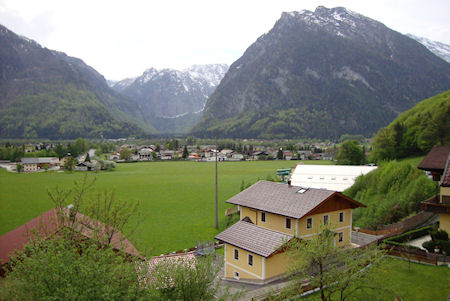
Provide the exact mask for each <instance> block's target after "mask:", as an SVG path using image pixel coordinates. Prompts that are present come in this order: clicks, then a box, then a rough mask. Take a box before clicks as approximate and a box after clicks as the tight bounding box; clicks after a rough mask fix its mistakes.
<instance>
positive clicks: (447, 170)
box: [417, 146, 450, 233]
mask: <svg viewBox="0 0 450 301" xmlns="http://www.w3.org/2000/svg"><path fill="white" fill-rule="evenodd" d="M417 167H418V168H419V169H422V170H424V171H427V172H430V173H431V176H432V177H433V180H434V181H436V182H439V183H440V189H439V190H440V191H439V194H438V195H435V196H434V197H432V198H430V199H428V200H426V201H423V202H422V205H423V207H424V210H425V211H428V212H434V213H439V228H440V229H442V230H445V231H446V232H447V233H450V146H435V147H433V149H432V150H431V151H430V152H429V153H428V154H427V155H426V157H425V158H424V159H423V160H422V162H420V164H419V165H418V166H417Z"/></svg>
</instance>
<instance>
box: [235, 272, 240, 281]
mask: <svg viewBox="0 0 450 301" xmlns="http://www.w3.org/2000/svg"><path fill="white" fill-rule="evenodd" d="M234 278H236V279H237V280H239V272H234Z"/></svg>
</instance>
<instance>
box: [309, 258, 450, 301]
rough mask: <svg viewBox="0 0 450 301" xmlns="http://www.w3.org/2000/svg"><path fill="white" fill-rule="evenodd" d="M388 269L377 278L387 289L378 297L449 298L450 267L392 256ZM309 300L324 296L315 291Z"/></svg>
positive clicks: (365, 297)
mask: <svg viewBox="0 0 450 301" xmlns="http://www.w3.org/2000/svg"><path fill="white" fill-rule="evenodd" d="M387 265H388V268H386V269H384V270H383V271H382V272H381V273H380V274H379V275H378V277H377V283H379V284H380V287H382V288H383V290H378V291H377V297H378V299H377V300H395V297H396V296H397V297H400V298H402V299H403V300H405V301H409V300H423V301H425V300H430V301H434V300H447V299H446V298H447V295H448V294H449V293H450V285H449V281H448V278H449V277H450V269H449V268H447V267H436V266H428V265H423V264H416V263H411V268H408V262H406V261H403V260H399V259H393V258H388V259H387ZM305 299H306V300H320V295H319V294H318V293H315V294H314V295H311V296H310V297H309V298H305ZM349 300H369V299H368V297H367V296H363V295H358V294H356V295H355V296H353V298H350V299H349Z"/></svg>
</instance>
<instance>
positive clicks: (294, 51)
mask: <svg viewBox="0 0 450 301" xmlns="http://www.w3.org/2000/svg"><path fill="white" fill-rule="evenodd" d="M448 89H450V64H448V63H446V62H445V61H443V60H442V59H440V58H438V57H437V56H435V55H434V54H432V53H431V52H430V51H429V50H428V49H426V48H425V47H424V46H423V45H421V44H420V43H418V42H417V41H415V40H413V39H411V38H409V37H407V36H405V35H402V34H400V33H398V32H395V31H393V30H391V29H389V28H387V27H386V26H385V25H383V24H382V23H380V22H377V21H375V20H372V19H370V18H367V17H365V16H362V15H360V14H358V13H355V12H352V11H349V10H347V9H345V8H342V7H337V8H332V9H328V8H325V7H322V6H319V7H318V8H317V9H316V10H315V11H314V12H311V11H306V10H305V11H300V12H289V13H283V14H282V16H281V18H280V19H279V20H278V21H277V22H276V24H275V26H274V27H273V28H272V29H271V30H270V31H269V32H268V33H266V34H264V35H262V36H261V37H259V38H258V39H257V41H256V42H255V43H254V44H252V45H251V46H250V47H249V48H248V49H247V50H246V51H245V53H244V55H243V56H242V57H241V58H239V59H238V60H237V61H236V62H234V63H233V64H232V65H231V66H230V69H229V71H228V72H227V73H226V75H225V77H224V78H223V79H222V81H221V82H220V84H219V86H218V87H217V88H216V89H215V91H214V92H213V94H212V95H211V96H210V97H209V99H208V102H207V103H206V107H205V110H204V114H203V118H202V120H201V122H200V123H199V124H197V125H196V126H195V127H194V128H193V130H192V133H193V134H194V135H197V136H200V137H208V136H215V135H218V136H219V137H241V138H251V137H256V138H294V137H298V138H304V137H316V138H325V139H327V138H328V139H333V138H338V137H340V136H341V135H342V134H363V135H366V136H370V135H373V134H374V133H375V132H377V130H378V129H380V128H381V127H383V126H385V125H387V124H389V122H391V121H392V120H393V119H394V118H395V117H396V116H397V115H398V114H399V113H401V112H403V111H405V110H407V109H409V108H411V107H412V106H413V105H414V104H416V103H417V102H419V101H420V100H422V99H425V98H427V97H430V96H432V95H435V94H438V93H440V92H442V91H446V90H448Z"/></svg>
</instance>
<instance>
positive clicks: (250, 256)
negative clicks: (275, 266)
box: [247, 254, 253, 266]
mask: <svg viewBox="0 0 450 301" xmlns="http://www.w3.org/2000/svg"><path fill="white" fill-rule="evenodd" d="M250 258H251V259H252V260H251V261H252V263H251V264H250ZM247 263H248V265H249V266H253V255H252V254H248V256H247Z"/></svg>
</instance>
